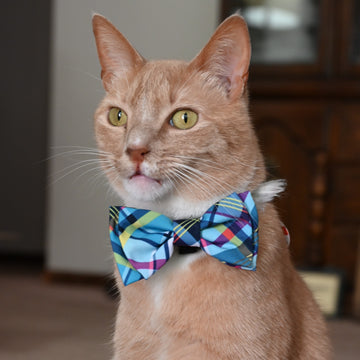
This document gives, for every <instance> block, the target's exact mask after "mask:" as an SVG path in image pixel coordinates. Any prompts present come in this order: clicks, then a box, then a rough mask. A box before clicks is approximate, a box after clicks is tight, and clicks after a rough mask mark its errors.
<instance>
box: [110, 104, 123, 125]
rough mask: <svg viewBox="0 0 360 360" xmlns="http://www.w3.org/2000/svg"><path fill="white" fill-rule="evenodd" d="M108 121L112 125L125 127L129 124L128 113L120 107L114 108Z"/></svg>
mask: <svg viewBox="0 0 360 360" xmlns="http://www.w3.org/2000/svg"><path fill="white" fill-rule="evenodd" d="M108 119H109V122H110V124H111V125H114V126H123V125H125V124H126V123H127V115H126V112H125V111H123V110H121V109H120V108H118V107H113V108H111V109H110V111H109V115H108Z"/></svg>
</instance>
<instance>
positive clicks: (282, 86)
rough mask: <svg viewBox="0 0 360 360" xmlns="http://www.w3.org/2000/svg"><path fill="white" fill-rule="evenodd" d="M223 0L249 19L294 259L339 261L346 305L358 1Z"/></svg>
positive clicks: (269, 152)
mask: <svg viewBox="0 0 360 360" xmlns="http://www.w3.org/2000/svg"><path fill="white" fill-rule="evenodd" d="M274 4H275V5H276V6H275V5H274ZM222 5H223V6H222V17H223V18H224V17H226V16H228V15H229V14H231V13H233V12H234V10H236V8H241V9H242V14H243V16H244V17H245V19H246V20H247V22H248V26H249V31H250V35H251V37H252V44H253V61H252V65H251V68H250V78H249V89H250V104H251V115H252V117H253V119H254V123H255V127H256V129H257V131H258V134H259V137H260V142H261V146H262V148H263V152H264V154H265V157H266V160H267V166H268V173H269V178H271V177H275V178H285V179H287V181H288V188H287V191H286V193H285V195H284V196H283V197H282V198H281V199H280V200H279V201H278V203H277V205H278V207H279V211H280V213H281V214H282V217H283V219H284V222H285V223H286V225H287V226H288V228H289V230H290V235H291V252H292V254H293V258H294V261H295V263H296V265H298V266H307V267H315V268H318V269H321V268H326V267H331V268H336V269H339V270H340V271H343V272H344V274H345V280H346V296H345V306H344V309H345V311H346V312H350V309H351V308H352V306H351V301H352V295H353V290H354V281H355V267H356V249H357V242H358V233H359V229H360V190H359V185H360V2H358V1H352V0H349V1H335V0H322V1H313V0H307V1H303V0H302V1H300V0H297V1H296V0H295V1H291V2H288V1H285V0H284V1H281V0H277V1H271V0H240V1H237V0H229V1H223V2H222ZM279 39H280V40H279ZM255 41H258V42H259V45H256V44H255ZM287 51H288V52H287ZM304 52H306V54H304Z"/></svg>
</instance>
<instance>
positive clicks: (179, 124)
mask: <svg viewBox="0 0 360 360" xmlns="http://www.w3.org/2000/svg"><path fill="white" fill-rule="evenodd" d="M197 121H198V115H197V113H195V112H194V111H191V110H179V111H177V112H176V113H175V114H174V115H173V116H172V118H171V120H170V125H171V126H174V127H176V128H178V129H180V130H186V129H190V128H192V127H193V126H194V125H195V124H196V123H197Z"/></svg>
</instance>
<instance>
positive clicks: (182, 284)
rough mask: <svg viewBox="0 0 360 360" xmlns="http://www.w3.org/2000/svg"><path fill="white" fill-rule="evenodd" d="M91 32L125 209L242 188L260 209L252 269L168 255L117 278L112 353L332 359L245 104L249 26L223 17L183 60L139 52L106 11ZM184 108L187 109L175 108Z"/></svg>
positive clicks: (185, 205)
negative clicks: (157, 264) (143, 271)
mask: <svg viewBox="0 0 360 360" xmlns="http://www.w3.org/2000/svg"><path fill="white" fill-rule="evenodd" d="M93 30H94V35H95V41H96V46H97V51H98V56H99V60H100V65H101V69H102V71H101V78H102V82H103V86H104V89H105V91H106V95H105V97H104V99H103V100H102V102H101V103H100V105H99V107H98V108H97V110H96V112H95V116H94V117H95V136H96V140H97V145H98V148H99V151H100V156H101V158H102V160H103V161H102V162H103V163H105V164H106V165H105V166H104V171H105V173H106V175H107V177H108V179H109V182H110V184H111V185H112V187H113V188H114V189H115V190H116V192H117V193H118V195H119V197H121V198H122V200H123V201H124V203H125V205H126V206H129V207H134V208H140V209H149V210H153V211H157V212H159V213H161V214H164V215H166V216H168V217H169V218H171V219H184V218H195V217H200V216H201V215H202V214H203V213H204V212H205V211H206V210H207V209H208V208H209V207H210V206H211V205H213V204H214V203H216V202H217V201H218V200H219V199H222V198H224V197H225V196H227V195H228V194H230V193H233V192H240V193H241V192H244V191H250V192H251V193H252V195H253V198H254V200H255V203H256V205H257V210H258V214H259V256H258V260H257V269H256V271H247V270H242V269H238V268H235V267H231V266H228V265H226V264H223V263H221V262H220V261H218V260H217V259H215V258H212V257H211V256H209V255H207V254H205V252H203V251H198V252H194V253H190V254H178V253H175V254H174V255H173V256H172V257H171V259H170V260H169V262H168V263H167V264H166V265H165V266H164V267H163V268H162V269H160V270H159V271H158V272H156V274H155V275H153V276H152V277H151V278H149V279H148V280H140V281H137V282H135V283H133V284H130V285H128V286H124V285H123V283H122V281H121V279H120V277H119V273H118V271H117V270H115V276H116V279H117V285H118V288H119V290H120V294H121V301H120V305H119V309H118V314H117V319H116V324H115V334H114V360H126V359H132V360H133V359H136V360H138V359H140V360H152V359H171V360H177V359H181V360H187V359H188V360H189V359H206V360H212V359H214V360H215V359H216V360H218V359H228V360H236V359H251V360H255V359H284V360H285V359H288V360H289V359H317V360H320V359H330V358H331V346H330V343H329V339H328V336H327V330H326V325H325V322H324V320H323V318H322V315H321V313H320V311H319V309H318V307H317V305H316V303H315V301H314V299H313V297H312V295H311V293H310V291H309V290H308V288H307V287H306V286H305V284H304V282H303V281H302V280H301V278H300V277H299V275H298V274H297V272H296V270H295V269H294V267H293V265H292V263H291V260H290V255H289V248H288V244H287V242H286V240H285V237H284V235H283V232H282V226H281V221H280V219H279V216H278V214H277V211H276V209H275V207H274V205H273V204H272V203H271V200H272V199H273V197H274V196H276V195H277V194H278V193H279V192H281V191H282V190H283V183H282V182H277V181H273V182H266V181H265V180H266V170H265V166H264V160H263V156H262V154H261V151H260V148H259V144H258V140H257V137H256V135H255V132H254V129H253V125H252V123H251V120H250V117H249V113H248V91H247V87H246V84H247V78H248V70H249V64H250V56H251V46H250V38H249V33H248V30H247V25H246V23H245V21H244V19H243V18H242V17H241V16H239V15H233V16H231V17H229V18H227V19H226V20H225V21H224V22H223V23H222V24H220V26H219V27H218V28H217V30H216V31H215V32H214V34H213V35H212V37H211V39H210V40H209V42H208V43H207V44H206V46H205V47H204V48H203V49H202V50H201V51H200V53H199V54H198V55H197V56H196V57H195V58H194V59H193V60H192V61H190V62H188V63H187V62H184V61H172V60H171V61H170V60H166V61H165V60H161V61H147V60H145V59H144V58H143V57H142V56H141V55H140V54H139V53H138V52H137V51H136V50H135V49H134V48H133V47H132V45H131V44H130V43H129V42H128V41H127V40H126V38H125V37H124V36H123V35H122V34H121V33H120V32H119V31H118V30H117V29H116V28H115V27H114V26H113V25H112V24H111V23H110V22H109V21H108V20H107V19H105V18H104V17H102V16H101V15H97V14H95V15H94V16H93ZM185 114H186V115H185Z"/></svg>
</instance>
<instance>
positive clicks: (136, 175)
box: [129, 170, 162, 185]
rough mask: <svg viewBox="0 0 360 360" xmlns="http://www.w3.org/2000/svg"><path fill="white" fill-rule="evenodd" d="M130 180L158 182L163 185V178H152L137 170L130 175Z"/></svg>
mask: <svg viewBox="0 0 360 360" xmlns="http://www.w3.org/2000/svg"><path fill="white" fill-rule="evenodd" d="M129 180H130V181H131V180H134V181H142V182H156V183H158V184H159V185H162V183H161V180H158V179H154V178H151V177H149V176H146V175H145V174H143V173H142V172H141V171H139V170H137V171H136V172H135V173H134V174H133V175H131V176H130V178H129Z"/></svg>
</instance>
